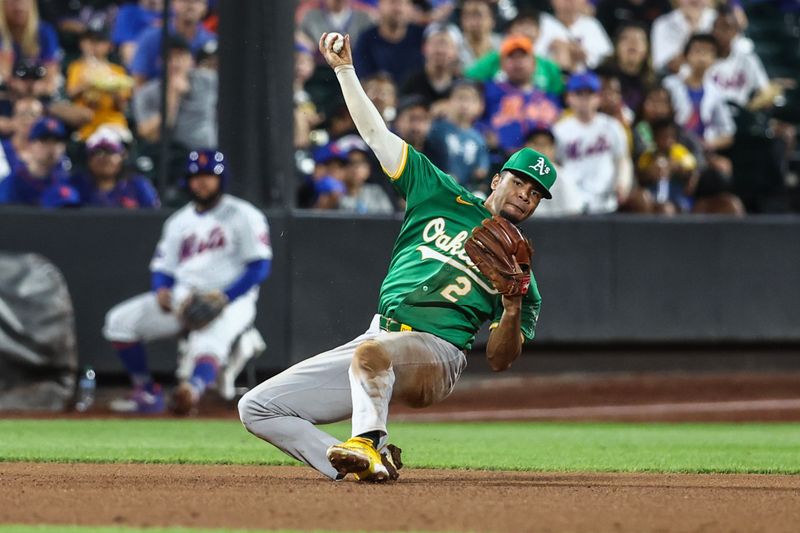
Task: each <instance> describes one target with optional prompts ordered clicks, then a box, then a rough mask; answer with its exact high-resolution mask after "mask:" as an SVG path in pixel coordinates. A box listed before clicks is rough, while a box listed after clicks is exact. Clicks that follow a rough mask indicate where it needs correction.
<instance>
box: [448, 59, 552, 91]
mask: <svg viewBox="0 0 800 533" xmlns="http://www.w3.org/2000/svg"><path fill="white" fill-rule="evenodd" d="M500 62H501V60H500V52H498V51H497V50H493V51H491V52H488V53H487V54H485V55H484V56H483V57H481V58H479V59H478V60H476V61H475V62H474V63H473V64H472V65H471V66H469V67H468V68H467V69H466V70H465V71H464V76H466V77H467V78H469V79H471V80H475V81H489V80H492V79H494V77H495V76H496V75H497V73H498V72H500ZM533 84H534V86H536V88H537V89H539V90H541V91H544V92H546V93H550V94H553V95H560V94H561V93H563V92H564V81H563V80H562V79H561V68H560V67H559V66H558V64H557V63H555V62H553V61H551V60H549V59H547V58H546V57H542V56H536V70H534V71H533Z"/></svg>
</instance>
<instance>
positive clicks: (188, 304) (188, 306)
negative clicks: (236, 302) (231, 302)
mask: <svg viewBox="0 0 800 533" xmlns="http://www.w3.org/2000/svg"><path fill="white" fill-rule="evenodd" d="M226 305H228V298H227V297H226V296H225V294H223V293H222V292H221V291H211V292H206V293H194V294H192V295H191V296H189V297H188V298H187V299H186V301H185V302H184V303H183V305H182V306H181V309H180V312H179V313H178V316H179V317H180V321H181V323H182V324H183V327H184V328H185V329H187V330H189V331H194V330H196V329H202V328H204V327H206V326H207V325H208V324H209V323H210V322H212V321H213V320H214V319H215V318H217V317H218V316H219V315H220V313H222V310H223V309H225V306H226Z"/></svg>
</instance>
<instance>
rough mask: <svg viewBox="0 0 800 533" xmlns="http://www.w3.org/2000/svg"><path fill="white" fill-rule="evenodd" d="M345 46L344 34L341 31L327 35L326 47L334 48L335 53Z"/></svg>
mask: <svg viewBox="0 0 800 533" xmlns="http://www.w3.org/2000/svg"><path fill="white" fill-rule="evenodd" d="M343 46H344V36H343V35H342V34H341V33H336V32H335V31H334V32H331V33H329V34H328V35H326V36H325V48H326V49H328V50H333V53H334V54H338V53H339V52H341V51H342V47H343Z"/></svg>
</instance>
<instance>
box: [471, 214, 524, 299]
mask: <svg viewBox="0 0 800 533" xmlns="http://www.w3.org/2000/svg"><path fill="white" fill-rule="evenodd" d="M464 249H465V250H466V251H467V255H469V258H470V259H471V260H472V262H473V263H474V264H475V266H476V267H478V270H480V271H481V274H483V275H484V276H486V277H487V278H489V281H491V282H492V284H493V285H494V288H495V289H497V292H499V293H500V294H502V295H504V296H520V295H523V294H526V293H527V292H528V286H529V285H530V283H531V258H532V257H533V248H532V247H531V244H530V243H529V242H528V239H526V238H525V236H524V235H523V234H522V232H520V230H519V229H518V228H517V227H516V226H515V225H513V224H512V223H511V222H509V221H508V220H506V219H505V218H503V217H500V216H497V215H495V216H493V217H492V218H487V219H485V220H484V221H483V222H481V225H480V226H477V227H476V228H474V229H473V230H472V236H471V237H470V238H469V239H467V242H466V243H464Z"/></svg>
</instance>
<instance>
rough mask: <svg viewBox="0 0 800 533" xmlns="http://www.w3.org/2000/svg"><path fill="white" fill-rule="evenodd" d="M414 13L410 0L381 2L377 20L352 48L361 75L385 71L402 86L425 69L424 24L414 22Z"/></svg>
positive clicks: (363, 76)
mask: <svg viewBox="0 0 800 533" xmlns="http://www.w3.org/2000/svg"><path fill="white" fill-rule="evenodd" d="M411 14H412V11H411V0H380V1H379V2H378V24H377V25H376V26H373V27H371V28H367V29H366V30H364V32H363V33H362V34H361V36H360V37H359V39H358V43H357V44H356V47H355V50H354V52H353V54H354V63H355V66H356V70H357V71H358V77H359V78H361V79H365V78H368V77H369V76H372V75H373V74H375V73H377V72H380V71H386V72H388V73H389V74H391V76H392V78H393V79H394V82H395V85H397V86H398V87H403V86H404V85H405V83H406V81H407V80H408V79H409V78H410V77H411V75H412V74H414V73H415V72H418V71H420V70H422V68H423V66H424V59H423V57H422V41H423V38H422V37H423V35H422V34H423V28H422V27H420V26H416V25H414V24H411Z"/></svg>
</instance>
